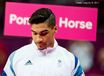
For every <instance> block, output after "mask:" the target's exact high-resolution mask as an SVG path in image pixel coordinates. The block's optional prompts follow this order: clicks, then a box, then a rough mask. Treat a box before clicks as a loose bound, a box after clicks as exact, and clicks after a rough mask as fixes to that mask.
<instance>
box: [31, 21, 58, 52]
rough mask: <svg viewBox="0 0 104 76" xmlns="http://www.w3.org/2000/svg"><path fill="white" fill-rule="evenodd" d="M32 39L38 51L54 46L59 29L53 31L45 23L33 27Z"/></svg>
mask: <svg viewBox="0 0 104 76" xmlns="http://www.w3.org/2000/svg"><path fill="white" fill-rule="evenodd" d="M31 31H32V38H33V40H34V42H35V44H36V45H37V47H38V49H40V50H43V49H46V48H47V47H53V46H54V34H55V33H56V32H57V27H56V26H54V28H53V29H51V28H50V27H48V25H47V24H45V23H39V24H32V25H31Z"/></svg>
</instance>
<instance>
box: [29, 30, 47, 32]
mask: <svg viewBox="0 0 104 76" xmlns="http://www.w3.org/2000/svg"><path fill="white" fill-rule="evenodd" d="M31 31H32V32H36V31H34V30H31ZM46 31H48V30H43V31H41V32H46Z"/></svg>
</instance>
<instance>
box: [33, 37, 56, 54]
mask: <svg viewBox="0 0 104 76" xmlns="http://www.w3.org/2000/svg"><path fill="white" fill-rule="evenodd" d="M32 45H33V48H34V50H36V52H37V54H38V55H47V54H48V53H51V52H53V51H54V50H55V49H56V47H57V46H58V43H57V41H56V40H55V39H54V46H53V47H52V48H51V47H48V48H46V49H44V50H39V49H38V47H37V46H36V44H35V42H34V41H33V40H32Z"/></svg>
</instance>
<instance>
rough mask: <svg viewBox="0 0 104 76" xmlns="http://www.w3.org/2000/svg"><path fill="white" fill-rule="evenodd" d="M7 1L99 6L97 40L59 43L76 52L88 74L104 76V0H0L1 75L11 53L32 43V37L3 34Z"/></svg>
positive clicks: (60, 41)
mask: <svg viewBox="0 0 104 76" xmlns="http://www.w3.org/2000/svg"><path fill="white" fill-rule="evenodd" d="M6 1H8V2H21V3H37V4H50V5H64V6H77V7H96V8H98V19H97V37H96V38H97V40H96V41H95V42H92V41H81V40H62V39H57V41H58V43H59V45H61V46H63V47H65V48H66V49H68V50H69V51H70V52H72V53H74V54H76V56H77V57H78V58H79V60H80V62H81V65H82V67H83V69H84V72H85V75H86V76H104V0H0V76H1V73H2V70H3V68H4V66H5V63H6V61H7V58H8V56H9V55H10V53H11V52H13V51H15V50H16V49H18V48H20V47H22V46H24V45H26V44H29V43H31V38H30V37H14V36H4V35H3V31H4V18H5V2H6Z"/></svg>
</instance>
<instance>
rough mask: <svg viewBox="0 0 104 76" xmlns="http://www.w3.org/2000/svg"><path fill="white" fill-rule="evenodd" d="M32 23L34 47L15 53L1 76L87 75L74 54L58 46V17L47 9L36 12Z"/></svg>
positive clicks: (31, 19)
mask: <svg viewBox="0 0 104 76" xmlns="http://www.w3.org/2000/svg"><path fill="white" fill-rule="evenodd" d="M29 23H30V24H31V31H32V38H33V41H32V43H31V44H29V45H26V46H24V47H22V48H20V49H18V50H16V51H14V52H13V53H12V54H11V55H10V56H9V59H8V61H7V63H6V65H5V67H4V71H3V74H2V76H84V74H83V71H82V68H81V65H80V63H79V61H78V59H77V57H76V56H75V55H73V54H72V53H70V52H68V51H67V50H66V49H65V48H62V47H61V46H59V45H58V44H57V41H56V40H55V39H54V35H55V33H56V32H57V26H56V20H55V15H54V14H53V12H52V11H51V10H50V9H48V8H41V9H39V10H37V11H36V12H34V13H33V14H32V16H31V18H30V19H29Z"/></svg>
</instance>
